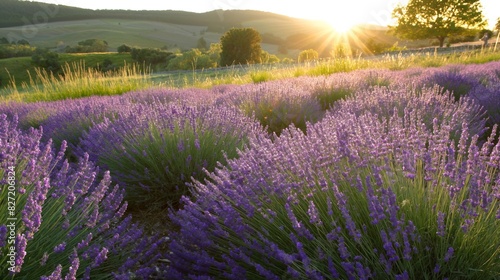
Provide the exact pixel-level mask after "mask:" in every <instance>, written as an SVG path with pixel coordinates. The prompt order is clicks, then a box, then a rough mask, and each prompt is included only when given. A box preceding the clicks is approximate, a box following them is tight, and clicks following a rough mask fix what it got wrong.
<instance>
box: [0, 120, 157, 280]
mask: <svg viewBox="0 0 500 280" xmlns="http://www.w3.org/2000/svg"><path fill="white" fill-rule="evenodd" d="M41 138H42V130H41V129H40V130H35V129H30V130H29V131H27V132H22V131H20V130H19V129H18V128H17V118H16V117H14V119H13V120H9V119H8V118H7V117H6V115H1V116H0V162H1V169H0V178H1V194H0V196H1V199H0V207H1V208H2V209H3V211H2V213H3V214H2V219H1V221H0V248H1V251H0V260H1V264H0V270H1V272H0V273H1V274H2V275H4V276H6V275H7V274H10V276H13V277H14V278H22V279H62V277H65V279H76V278H79V279H82V278H83V279H111V278H115V279H130V278H134V277H137V278H143V279H144V278H147V277H149V276H151V275H154V274H155V273H156V269H155V265H156V262H157V260H158V259H159V257H160V251H159V246H161V245H162V243H164V239H163V238H158V237H147V236H145V235H144V234H143V232H142V230H141V229H140V228H139V227H138V226H137V225H136V224H132V223H131V217H130V216H129V217H124V216H123V215H124V212H125V210H126V208H127V202H124V201H123V196H124V191H123V190H122V189H121V188H120V187H118V186H114V187H112V186H111V177H110V174H109V172H105V173H103V174H102V179H101V180H100V182H99V181H97V177H98V176H101V175H99V174H100V173H99V172H98V168H96V167H95V166H94V165H93V164H92V163H91V162H90V161H89V160H88V156H84V157H83V158H80V160H79V161H78V163H77V164H76V165H74V166H73V165H70V164H69V163H68V161H63V158H64V152H65V148H66V143H65V142H63V144H62V147H61V150H60V151H59V152H58V153H57V154H55V153H54V152H53V149H52V144H51V142H50V141H49V142H48V143H46V144H44V143H42V142H41ZM7 209H8V210H9V211H8V212H7Z"/></svg>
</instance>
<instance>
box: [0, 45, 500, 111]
mask: <svg viewBox="0 0 500 280" xmlns="http://www.w3.org/2000/svg"><path fill="white" fill-rule="evenodd" d="M496 60H500V51H494V50H493V49H492V48H487V49H481V50H472V51H462V52H449V53H438V52H437V51H429V52H425V53H417V52H416V53H411V54H403V53H395V54H394V53H393V54H386V55H383V56H376V57H357V58H352V57H347V58H335V59H328V60H320V61H315V62H309V63H305V64H262V65H239V66H232V67H228V68H220V69H203V70H200V71H174V72H164V73H158V74H155V75H151V71H150V70H149V69H144V70H143V69H141V68H144V67H139V66H137V65H125V66H124V67H122V68H120V69H119V70H118V71H113V72H105V73H103V72H100V71H98V70H95V69H94V68H88V67H86V66H85V63H84V62H73V63H67V64H65V66H64V67H63V73H62V74H61V75H53V74H52V73H49V72H47V71H45V70H43V69H37V70H36V71H35V77H34V78H33V77H32V76H31V73H30V78H29V82H26V83H23V84H22V85H21V86H20V88H19V86H17V85H18V83H17V84H16V82H15V80H14V77H11V81H10V83H9V86H8V87H7V88H6V89H4V90H2V91H0V102H5V101H24V102H36V101H54V100H61V99H69V98H80V97H86V96H93V95H115V94H121V93H124V92H128V91H133V90H138V89H144V88H150V87H153V86H155V85H157V84H162V85H166V86H169V87H175V88H186V87H199V88H210V87H213V86H216V85H221V84H250V83H260V82H265V81H272V80H279V79H285V78H292V77H299V76H324V75H330V74H333V73H339V72H351V71H355V70H360V69H390V70H403V69H407V68H410V67H439V66H443V65H446V64H471V63H486V62H490V61H496Z"/></svg>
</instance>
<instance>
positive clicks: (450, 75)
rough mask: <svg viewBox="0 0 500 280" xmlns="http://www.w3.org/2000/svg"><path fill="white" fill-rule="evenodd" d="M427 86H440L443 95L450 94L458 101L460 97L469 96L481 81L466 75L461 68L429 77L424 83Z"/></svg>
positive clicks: (443, 71)
mask: <svg viewBox="0 0 500 280" xmlns="http://www.w3.org/2000/svg"><path fill="white" fill-rule="evenodd" d="M424 84H425V85H426V86H428V87H429V86H430V87H432V86H434V85H439V86H440V87H441V88H442V93H445V92H450V93H451V94H453V97H454V98H455V100H456V101H458V100H459V99H460V97H462V96H465V95H467V94H468V93H469V92H470V91H471V90H472V89H474V87H476V86H478V84H479V81H478V80H476V79H474V77H472V76H471V75H464V74H462V73H461V71H460V70H459V68H451V69H440V70H438V71H435V72H434V74H433V75H431V76H429V77H427V80H426V81H424Z"/></svg>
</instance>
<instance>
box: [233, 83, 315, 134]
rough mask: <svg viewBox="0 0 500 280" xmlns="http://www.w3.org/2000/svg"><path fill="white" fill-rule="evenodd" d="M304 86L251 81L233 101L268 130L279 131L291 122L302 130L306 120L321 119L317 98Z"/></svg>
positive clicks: (276, 132)
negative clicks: (247, 89) (235, 100)
mask: <svg viewBox="0 0 500 280" xmlns="http://www.w3.org/2000/svg"><path fill="white" fill-rule="evenodd" d="M304 86H305V84H300V85H295V84H293V82H291V81H288V82H284V81H280V82H276V83H271V82H267V83H262V84H259V85H252V87H249V92H245V90H244V91H243V93H242V94H241V95H240V96H239V100H238V101H237V102H236V103H237V106H239V108H241V110H243V112H244V113H245V114H246V115H247V116H252V117H255V118H256V119H257V120H259V122H260V123H261V124H262V126H264V127H265V128H267V131H268V132H269V133H270V134H273V133H275V134H277V135H280V133H281V131H282V130H283V129H285V128H287V127H288V126H289V125H291V124H294V125H295V126H296V127H298V128H300V129H302V130H303V131H305V129H306V123H307V122H316V121H318V120H320V119H321V118H322V117H323V111H322V110H321V107H320V105H319V103H318V101H317V100H315V99H314V98H313V97H311V95H310V94H309V93H308V92H307V91H304V89H303V87H304Z"/></svg>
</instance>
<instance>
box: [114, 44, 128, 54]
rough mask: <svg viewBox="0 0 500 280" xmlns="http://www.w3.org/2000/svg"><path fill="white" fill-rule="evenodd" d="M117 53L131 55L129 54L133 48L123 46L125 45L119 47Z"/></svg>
mask: <svg viewBox="0 0 500 280" xmlns="http://www.w3.org/2000/svg"><path fill="white" fill-rule="evenodd" d="M116 51H117V52H118V53H129V52H131V51H132V47H131V46H129V45H126V44H123V45H121V46H119V47H118V48H117V49H116Z"/></svg>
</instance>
